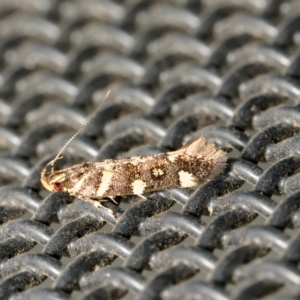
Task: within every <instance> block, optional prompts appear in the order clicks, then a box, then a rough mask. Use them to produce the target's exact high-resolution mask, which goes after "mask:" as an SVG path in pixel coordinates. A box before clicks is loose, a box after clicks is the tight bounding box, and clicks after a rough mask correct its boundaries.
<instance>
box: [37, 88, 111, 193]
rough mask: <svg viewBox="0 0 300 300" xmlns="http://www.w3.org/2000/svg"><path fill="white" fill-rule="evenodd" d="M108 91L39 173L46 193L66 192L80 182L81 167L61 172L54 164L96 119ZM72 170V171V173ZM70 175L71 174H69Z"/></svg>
mask: <svg viewBox="0 0 300 300" xmlns="http://www.w3.org/2000/svg"><path fill="white" fill-rule="evenodd" d="M109 93H110V90H108V91H107V93H106V95H105V97H104V98H103V100H102V102H101V104H100V106H99V108H98V109H97V111H96V112H95V113H94V114H93V115H92V117H91V118H90V119H89V120H88V121H87V122H86V123H85V124H84V125H83V126H82V127H81V128H80V129H79V130H78V131H77V132H76V133H75V134H74V135H73V136H72V137H71V138H70V139H69V140H68V141H67V142H66V143H65V145H64V146H63V147H62V148H61V149H60V151H59V152H58V154H57V155H56V157H55V158H54V159H53V160H52V161H50V162H49V163H48V164H47V165H46V166H45V167H44V169H43V170H42V173H41V182H42V184H43V186H44V188H46V189H47V190H48V191H50V192H53V191H57V192H61V191H68V190H70V189H71V188H72V187H74V185H75V184H76V183H77V182H78V180H80V178H81V176H82V165H77V166H74V167H72V168H69V169H66V170H62V171H54V164H55V162H56V161H57V160H59V159H61V158H62V156H60V155H61V153H62V152H63V151H64V150H65V149H66V147H67V146H68V145H69V144H70V143H71V142H72V141H73V140H74V138H75V137H76V136H77V135H78V134H79V133H80V132H81V131H83V129H85V128H86V127H87V126H88V125H89V124H90V122H91V121H92V120H93V119H94V118H95V117H96V115H97V114H98V112H99V111H100V109H101V107H102V105H103V104H104V102H105V101H106V99H107V97H108V95H109ZM48 167H51V172H50V173H47V169H48ZM72 170H73V171H72ZM71 173H72V174H71Z"/></svg>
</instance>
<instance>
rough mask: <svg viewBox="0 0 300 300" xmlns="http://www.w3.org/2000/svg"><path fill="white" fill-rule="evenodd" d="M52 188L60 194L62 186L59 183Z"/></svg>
mask: <svg viewBox="0 0 300 300" xmlns="http://www.w3.org/2000/svg"><path fill="white" fill-rule="evenodd" d="M53 187H54V189H55V190H56V191H57V192H61V191H62V189H63V184H62V183H61V182H55V183H54V185H53Z"/></svg>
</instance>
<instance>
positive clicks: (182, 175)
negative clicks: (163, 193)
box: [178, 170, 197, 187]
mask: <svg viewBox="0 0 300 300" xmlns="http://www.w3.org/2000/svg"><path fill="white" fill-rule="evenodd" d="M178 175H179V180H180V184H181V185H180V186H181V187H190V186H194V185H196V184H197V180H196V179H195V177H194V176H193V175H192V174H191V173H189V172H185V171H182V170H181V171H179V172H178Z"/></svg>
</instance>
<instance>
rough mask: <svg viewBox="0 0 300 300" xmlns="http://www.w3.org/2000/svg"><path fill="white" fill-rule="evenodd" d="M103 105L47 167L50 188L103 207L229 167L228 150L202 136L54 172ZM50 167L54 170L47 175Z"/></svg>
mask: <svg viewBox="0 0 300 300" xmlns="http://www.w3.org/2000/svg"><path fill="white" fill-rule="evenodd" d="M108 94H109V92H108V93H107V94H106V96H105V98H104V100H103V102H102V104H101V106H102V105H103V103H104V101H105V99H106V98H107V96H108ZM101 106H100V108H101ZM100 108H99V109H98V110H97V112H96V113H95V114H94V115H93V116H92V118H91V119H90V120H89V121H88V122H87V123H86V124H85V125H84V126H83V127H82V128H81V129H80V130H79V131H78V132H77V133H76V134H75V135H74V136H73V137H72V138H71V139H70V140H69V141H68V142H67V143H66V144H65V146H64V147H63V148H62V149H61V150H60V151H59V153H58V154H57V156H56V157H55V159H54V160H52V161H51V162H50V163H48V164H47V165H46V166H45V168H44V169H43V171H42V173H41V182H42V184H43V186H44V187H45V188H46V189H47V190H49V191H51V192H52V191H57V192H61V191H67V192H68V193H69V194H70V195H72V196H75V197H77V198H80V199H82V200H84V201H87V202H90V203H92V204H93V205H95V206H96V207H99V206H100V202H101V201H105V200H104V198H110V199H111V200H113V201H114V197H115V196H126V195H139V196H141V195H142V194H144V193H147V192H153V191H158V190H164V189H170V188H176V187H182V188H184V187H191V186H195V185H199V184H201V183H204V182H205V181H207V180H208V179H210V178H212V177H214V176H216V175H218V174H219V173H220V172H222V171H223V170H224V168H225V166H226V160H227V154H226V152H224V151H222V150H220V149H218V148H216V146H215V145H214V144H212V143H208V142H207V141H206V140H205V138H204V137H200V138H198V139H197V140H195V141H192V142H189V143H187V144H186V145H184V146H183V147H182V148H181V149H179V150H177V151H173V152H168V153H161V154H154V155H146V156H133V157H128V158H119V159H106V160H102V161H96V162H86V163H82V164H78V165H74V166H72V167H69V168H67V169H64V170H60V171H54V169H53V168H54V163H55V162H56V160H58V159H60V158H61V157H60V154H61V153H62V151H63V150H64V149H65V148H66V146H67V145H68V144H69V143H70V142H71V141H72V140H73V139H74V138H75V137H76V136H77V135H78V134H79V132H80V131H82V130H83V129H84V128H85V127H86V126H87V125H88V124H89V123H90V121H91V120H92V119H93V118H94V116H95V115H96V114H97V113H98V111H99V110H100ZM49 166H51V167H52V169H51V172H49V173H48V174H46V171H47V168H48V167H49ZM142 197H143V196H142ZM95 200H96V201H95Z"/></svg>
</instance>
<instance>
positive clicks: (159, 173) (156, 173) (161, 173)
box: [152, 168, 165, 177]
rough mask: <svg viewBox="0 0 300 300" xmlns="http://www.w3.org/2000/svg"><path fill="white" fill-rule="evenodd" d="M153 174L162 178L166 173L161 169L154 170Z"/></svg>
mask: <svg viewBox="0 0 300 300" xmlns="http://www.w3.org/2000/svg"><path fill="white" fill-rule="evenodd" d="M152 174H153V175H154V176H155V177H158V176H162V175H164V174H165V172H164V171H163V170H162V169H160V168H155V169H153V170H152Z"/></svg>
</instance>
